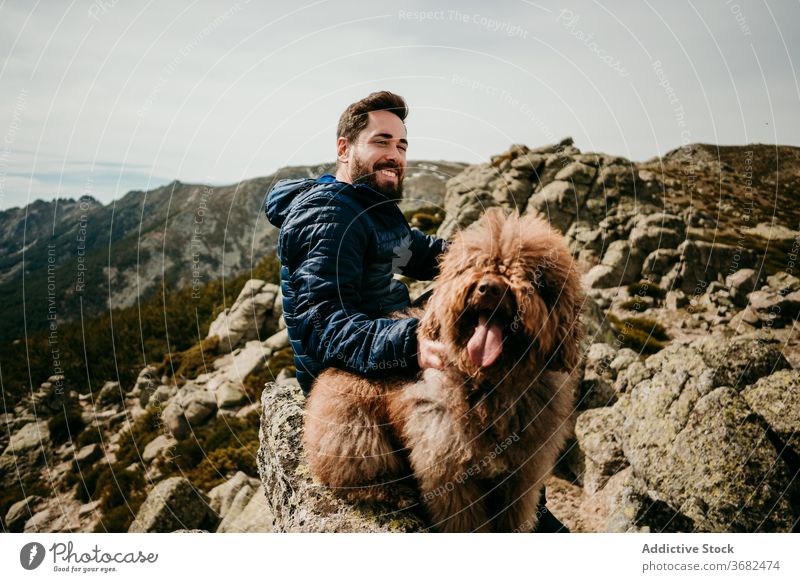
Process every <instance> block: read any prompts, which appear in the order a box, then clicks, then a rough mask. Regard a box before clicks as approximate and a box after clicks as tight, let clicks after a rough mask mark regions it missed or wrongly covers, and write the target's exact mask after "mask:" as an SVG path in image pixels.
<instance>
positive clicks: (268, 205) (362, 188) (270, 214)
mask: <svg viewBox="0 0 800 582" xmlns="http://www.w3.org/2000/svg"><path fill="white" fill-rule="evenodd" d="M315 186H317V187H321V188H331V189H335V190H340V191H344V192H346V193H347V194H348V195H349V196H351V197H353V198H355V199H356V200H359V201H360V202H362V203H363V204H364V205H365V207H370V206H373V207H374V206H375V204H376V202H378V206H380V207H381V208H383V209H387V205H386V204H383V203H386V202H389V199H388V198H386V196H384V195H383V194H381V193H380V192H378V191H376V190H373V189H372V188H370V187H369V186H367V185H366V184H347V183H344V182H338V181H337V180H336V178H335V177H334V176H332V175H330V174H325V175H323V176H322V177H320V178H317V179H313V178H301V179H295V180H291V179H284V180H278V182H276V183H275V185H274V186H273V187H272V190H270V191H269V193H268V194H267V196H266V199H265V200H264V212H265V213H266V215H267V219H268V220H269V222H270V224H272V225H273V226H275V227H277V228H280V227H281V225H282V224H283V223H284V221H285V220H286V217H287V216H288V215H289V211H290V210H291V209H292V206H293V205H294V202H295V200H297V197H298V196H299V195H300V194H303V193H304V192H307V191H309V190H311V189H312V188H313V187H315ZM388 207H389V208H388V209H389V211H390V212H398V213H399V212H400V209H399V208H398V207H397V205H396V204H389V205H388Z"/></svg>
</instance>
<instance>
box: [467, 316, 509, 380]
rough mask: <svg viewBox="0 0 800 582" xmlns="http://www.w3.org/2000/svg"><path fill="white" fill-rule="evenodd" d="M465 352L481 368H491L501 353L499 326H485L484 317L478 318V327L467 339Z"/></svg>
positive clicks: (501, 331) (501, 343)
mask: <svg viewBox="0 0 800 582" xmlns="http://www.w3.org/2000/svg"><path fill="white" fill-rule="evenodd" d="M467 351H469V357H470V358H472V362H473V363H474V364H475V365H477V366H480V367H482V368H486V367H488V366H491V365H492V364H493V363H494V361H495V360H496V359H497V358H498V357H499V356H500V352H502V351H503V330H502V329H501V328H500V326H499V325H497V324H496V323H493V324H491V325H487V324H486V316H485V315H479V316H478V326H477V327H476V328H475V333H473V334H472V337H471V338H469V343H468V344H467Z"/></svg>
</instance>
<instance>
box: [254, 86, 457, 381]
mask: <svg viewBox="0 0 800 582" xmlns="http://www.w3.org/2000/svg"><path fill="white" fill-rule="evenodd" d="M407 114H408V107H407V106H406V102H405V100H404V99H403V98H402V97H400V96H399V95H395V94H393V93H390V92H388V91H380V92H377V93H372V94H370V95H369V96H367V97H366V98H364V99H362V100H360V101H358V102H356V103H353V104H352V105H350V106H349V107H348V108H347V109H346V110H345V112H344V113H343V114H342V116H341V118H340V119H339V124H338V126H337V144H336V148H337V162H336V176H335V177H334V176H331V175H329V174H326V175H324V176H322V177H320V178H318V179H316V180H313V179H306V180H281V181H279V182H278V183H277V184H275V186H274V187H273V188H272V190H271V191H270V192H269V194H268V195H267V198H266V202H265V212H266V214H267V217H268V219H269V221H270V222H271V223H272V224H273V225H275V226H276V227H278V228H280V236H279V240H278V257H279V259H280V262H281V290H282V294H283V312H284V319H285V321H286V327H287V330H288V333H289V338H290V340H291V344H292V349H293V350H294V362H295V367H296V369H297V380H298V382H299V383H300V387H301V388H302V389H303V391H304V392H305V393H306V394H308V392H309V391H310V390H311V386H312V384H313V382H314V379H315V378H316V376H317V375H318V374H319V373H320V372H321V371H322V370H323V369H325V368H328V367H337V368H341V369H344V370H348V371H350V372H353V373H356V374H360V375H364V376H367V377H380V376H384V375H386V374H387V373H389V374H396V373H409V374H411V373H414V372H416V371H419V370H420V369H421V368H427V367H436V368H441V366H442V363H441V359H440V355H441V353H442V351H443V346H442V345H441V344H439V343H438V342H432V341H428V340H424V339H423V340H421V341H420V342H419V343H418V340H417V334H416V330H417V324H418V320H417V319H415V318H405V319H399V320H392V319H387V318H386V317H385V316H386V315H387V314H388V313H390V312H392V311H395V310H397V309H402V308H405V307H408V306H409V304H410V301H409V296H408V289H407V287H406V286H405V285H404V284H403V283H402V282H400V281H397V280H396V279H394V278H393V274H394V273H396V272H397V273H401V274H403V275H406V276H408V277H412V278H414V279H419V280H430V279H432V278H433V277H435V276H436V274H437V273H438V264H437V258H438V256H439V255H440V254H441V253H442V252H443V251H444V250H445V248H446V245H447V242H446V241H444V240H442V239H437V238H435V237H431V236H426V235H425V234H423V233H422V232H420V231H419V230H416V229H411V228H410V227H409V226H408V222H407V221H406V219H405V217H404V216H403V214H402V212H401V211H400V209H399V208H398V206H397V203H398V202H399V201H400V200H401V199H402V192H403V179H404V177H405V171H406V149H407V148H408V140H407V135H406V127H405V123H404V120H405V118H406V116H407Z"/></svg>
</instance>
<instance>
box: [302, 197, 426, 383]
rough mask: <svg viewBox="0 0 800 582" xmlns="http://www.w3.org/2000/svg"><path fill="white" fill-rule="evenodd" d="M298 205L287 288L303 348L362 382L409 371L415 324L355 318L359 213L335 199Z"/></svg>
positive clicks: (361, 237)
mask: <svg viewBox="0 0 800 582" xmlns="http://www.w3.org/2000/svg"><path fill="white" fill-rule="evenodd" d="M314 198H315V199H316V200H314V201H313V202H312V201H311V200H309V202H312V205H308V204H306V201H304V203H303V207H304V208H302V209H298V210H299V212H298V215H297V216H298V218H297V220H293V221H292V222H293V224H292V226H291V229H292V232H287V233H286V235H287V236H288V237H289V238H290V239H291V240H293V241H301V244H299V245H297V244H295V248H293V252H292V253H291V256H290V263H291V264H290V267H289V268H290V271H291V284H292V286H293V288H294V290H295V293H296V298H297V303H296V310H295V317H296V318H297V319H298V321H301V322H302V324H301V326H302V327H301V333H302V341H303V345H304V347H305V349H306V351H307V353H308V354H309V355H310V356H311V357H313V358H314V359H315V360H317V361H318V362H320V363H321V364H322V365H323V366H326V367H329V366H332V367H336V368H341V369H344V370H348V371H350V372H354V373H357V374H360V375H363V376H371V375H380V374H381V373H383V374H385V372H386V370H387V369H394V370H398V369H401V370H409V371H415V370H418V369H419V364H418V361H417V333H416V332H417V324H418V320H417V319H415V318H406V319H399V320H394V319H385V318H379V319H370V318H369V317H368V316H367V315H366V314H364V313H362V312H361V311H359V306H360V305H361V276H362V269H363V261H364V253H365V250H366V245H367V244H368V242H369V241H368V237H367V233H366V231H365V229H364V228H363V226H362V224H361V222H360V221H359V220H358V213H357V212H356V211H355V209H353V208H351V207H350V206H349V205H348V204H347V203H346V202H344V201H342V200H341V199H339V198H337V197H321V198H318V197H316V196H315V197H314Z"/></svg>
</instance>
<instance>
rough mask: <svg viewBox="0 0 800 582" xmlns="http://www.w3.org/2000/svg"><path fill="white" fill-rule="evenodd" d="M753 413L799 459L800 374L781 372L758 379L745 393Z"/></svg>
mask: <svg viewBox="0 0 800 582" xmlns="http://www.w3.org/2000/svg"><path fill="white" fill-rule="evenodd" d="M742 396H744V399H745V401H746V402H747V404H748V405H749V406H750V408H752V409H753V411H754V412H755V413H756V414H758V415H759V416H760V417H761V418H763V419H764V422H765V423H766V424H767V426H769V428H770V430H772V432H773V433H774V434H775V436H776V437H777V438H778V439H779V440H780V443H781V444H780V445H779V448H780V451H783V447H784V446H788V447H789V448H790V449H791V450H792V451H793V453H794V455H796V457H797V458H800V370H779V371H778V372H775V373H774V374H770V375H769V376H765V377H763V378H759V380H758V381H757V382H756V383H755V384H753V385H751V386H748V387H747V388H745V390H744V391H743V392H742Z"/></svg>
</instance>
